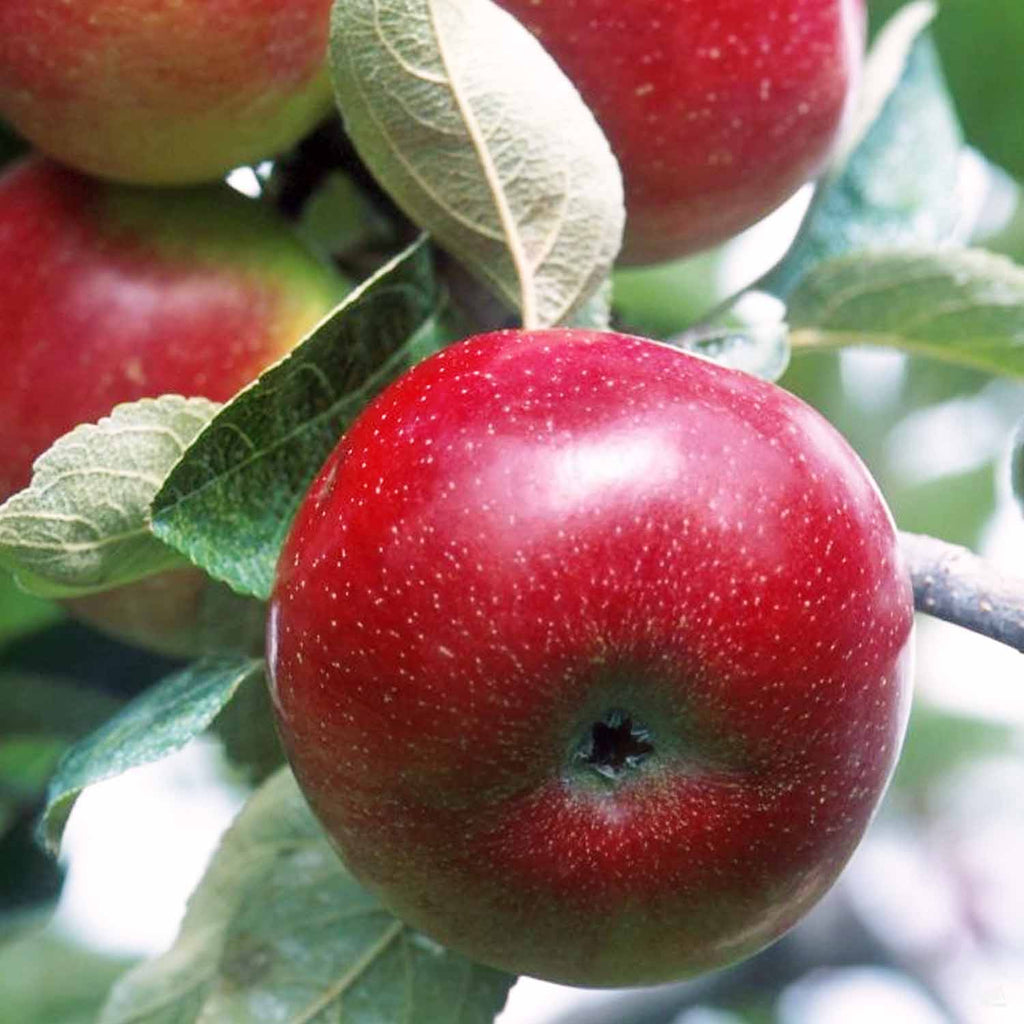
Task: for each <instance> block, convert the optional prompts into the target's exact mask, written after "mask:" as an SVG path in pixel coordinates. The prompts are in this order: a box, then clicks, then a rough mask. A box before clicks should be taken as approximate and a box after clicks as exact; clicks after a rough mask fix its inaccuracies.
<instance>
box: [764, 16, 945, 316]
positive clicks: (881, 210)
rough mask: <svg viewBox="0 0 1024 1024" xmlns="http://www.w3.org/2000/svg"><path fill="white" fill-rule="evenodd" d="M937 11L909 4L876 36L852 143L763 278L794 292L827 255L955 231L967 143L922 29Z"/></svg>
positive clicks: (779, 290) (924, 240) (772, 287)
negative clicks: (786, 248)
mask: <svg viewBox="0 0 1024 1024" xmlns="http://www.w3.org/2000/svg"><path fill="white" fill-rule="evenodd" d="M932 11H933V5H931V4H928V3H915V4H911V5H909V6H908V7H907V8H904V10H903V11H902V12H901V13H900V14H899V15H897V17H896V18H895V19H894V20H893V22H892V23H890V25H888V26H886V30H885V31H884V32H883V34H882V35H881V36H880V37H879V39H878V40H877V41H876V43H875V45H874V47H873V49H872V52H871V55H870V57H869V59H868V63H867V67H866V69H865V77H866V83H865V87H864V89H863V92H862V100H861V103H862V106H861V110H860V111H859V114H858V116H857V117H855V118H854V122H853V125H852V127H851V130H850V134H849V136H848V137H847V144H846V145H847V149H846V151H845V152H843V153H841V154H840V155H839V157H838V158H837V162H836V164H835V166H834V167H833V169H832V171H831V172H830V174H829V175H828V176H827V177H826V178H825V180H824V181H823V182H822V183H821V185H820V186H819V188H818V191H817V192H816V194H815V197H814V201H813V202H812V204H811V209H810V210H809V211H808V214H807V216H806V218H805V219H804V223H803V225H802V226H801V229H800V232H799V234H798V235H797V238H796V241H795V242H794V243H793V245H792V247H791V248H790V250H789V252H788V253H787V254H786V256H785V257H784V258H783V260H782V261H781V262H780V263H779V264H778V265H777V266H776V267H775V268H774V269H773V270H771V271H769V273H768V274H767V275H766V277H765V278H763V279H762V281H761V282H759V285H758V287H760V288H762V289H763V290H765V291H768V292H771V293H772V294H774V295H776V296H778V297H779V298H786V297H787V296H788V295H789V294H790V293H791V292H792V290H793V288H795V287H796V285H797V284H798V282H799V281H800V279H801V278H802V277H803V276H804V274H806V273H807V272H808V270H810V269H811V268H812V267H814V266H815V265H816V264H818V263H821V262H822V261H824V260H826V259H830V258H833V257H836V256H839V255H842V254H845V253H848V252H856V251H859V250H875V249H882V248H895V247H906V246H910V245H930V244H935V243H939V242H944V241H948V240H949V239H950V238H951V237H953V234H954V232H955V229H956V227H957V221H958V216H959V209H958V204H957V202H956V199H955V197H956V193H957V182H958V174H959V158H960V153H961V150H962V145H963V143H962V139H961V136H960V128H959V124H958V122H957V119H956V113H955V111H954V110H953V107H952V103H951V101H950V98H949V94H948V92H947V91H946V87H945V83H944V82H943V79H942V71H941V69H940V67H939V63H938V60H937V59H936V56H935V49H934V46H933V44H932V42H931V40H930V38H929V37H928V36H927V35H922V36H920V37H918V36H917V33H919V32H921V31H922V30H923V28H924V27H925V26H926V25H927V22H928V20H930V16H931V12H932ZM915 40H916V41H915Z"/></svg>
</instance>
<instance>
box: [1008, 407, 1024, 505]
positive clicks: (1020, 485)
mask: <svg viewBox="0 0 1024 1024" xmlns="http://www.w3.org/2000/svg"><path fill="white" fill-rule="evenodd" d="M1010 483H1011V484H1012V486H1013V494H1014V496H1015V497H1016V499H1017V504H1018V505H1020V510H1021V512H1024V420H1021V423H1020V426H1019V427H1018V428H1017V433H1016V435H1015V436H1014V440H1013V451H1012V452H1011V454H1010Z"/></svg>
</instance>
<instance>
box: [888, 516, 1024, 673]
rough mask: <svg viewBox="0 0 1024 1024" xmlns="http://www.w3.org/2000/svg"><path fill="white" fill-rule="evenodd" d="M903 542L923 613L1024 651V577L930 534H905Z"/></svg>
mask: <svg viewBox="0 0 1024 1024" xmlns="http://www.w3.org/2000/svg"><path fill="white" fill-rule="evenodd" d="M900 546H901V548H902V550H903V555H904V557H905V558H906V561H907V565H908V567H909V569H910V577H911V579H912V581H913V584H914V606H915V607H916V608H917V610H918V611H919V612H924V613H925V614H926V615H933V616H934V617H935V618H937V619H943V620H945V621H946V622H952V623H955V624H956V625H958V626H963V627H964V628H965V629H970V630H973V631H974V632H975V633H980V634H982V636H987V637H991V638H992V639H993V640H998V641H999V642H1000V643H1003V644H1007V645H1008V646H1010V647H1013V648H1014V649H1015V650H1018V651H1020V652H1022V653H1024V579H1021V578H1019V577H1013V576H1008V575H1006V574H1004V573H1001V572H1000V571H999V570H998V569H997V568H996V567H995V566H994V565H992V563H991V562H987V561H985V559H983V558H979V557H978V556H977V555H975V554H974V553H973V552H971V551H968V550H967V548H962V547H959V546H957V545H956V544H948V543H946V541H943V540H938V539H937V538H935V537H928V536H925V535H924V534H919V533H905V532H904V533H901V534H900Z"/></svg>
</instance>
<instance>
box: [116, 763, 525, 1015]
mask: <svg viewBox="0 0 1024 1024" xmlns="http://www.w3.org/2000/svg"><path fill="white" fill-rule="evenodd" d="M513 981H514V978H512V977H511V976H509V975H507V974H503V973H501V972H499V971H496V970H493V969H492V968H489V967H482V966H479V965H477V964H474V963H472V962H471V961H469V960H467V959H465V958H464V957H462V956H460V955H458V954H456V953H453V952H451V951H449V950H446V949H444V948H443V947H441V946H439V945H437V943H435V942H433V941H431V940H430V939H428V938H426V937H425V936H423V935H420V934H419V933H417V932H414V931H413V930H412V929H410V928H408V927H407V926H405V925H404V924H402V923H401V922H400V921H398V920H396V919H395V918H394V917H393V916H392V915H391V914H390V913H389V912H388V911H387V910H385V909H384V908H383V907H382V906H381V905H380V904H379V903H378V902H377V900H376V899H375V898H374V897H373V896H371V895H370V894H369V893H368V892H366V891H365V890H364V889H362V888H361V887H360V886H359V885H358V884H357V883H356V882H355V881H354V880H353V879H352V877H351V876H350V875H349V874H348V873H347V872H346V871H345V869H344V868H343V866H342V864H341V862H340V861H339V860H338V858H337V856H336V854H335V853H334V851H333V850H332V848H331V846H330V843H329V842H328V840H327V838H326V836H325V835H324V833H323V831H322V830H321V828H320V826H319V825H318V824H317V823H316V821H315V820H314V818H313V816H312V815H311V813H310V811H309V809H308V808H307V806H306V803H305V801H304V800H303V798H302V795H301V794H300V792H299V790H298V787H297V786H296V785H295V781H294V779H293V777H292V775H291V773H290V772H289V771H287V770H284V771H281V772H279V773H278V774H276V775H274V776H273V777H272V778H271V779H270V780H269V781H268V782H267V783H266V784H265V785H264V786H263V787H262V788H261V789H260V790H259V791H258V792H257V793H256V795H255V796H254V797H253V798H252V799H251V800H250V801H249V803H248V804H247V805H246V806H245V807H244V808H243V810H242V813H241V814H240V815H239V817H238V819H237V821H236V822H235V824H234V825H233V826H232V827H231V829H230V830H229V831H228V833H227V835H226V836H225V837H224V840H223V842H222V843H221V846H220V849H219V850H218V851H217V853H216V855H215V856H214V858H213V861H212V863H211V865H210V868H209V870H208V871H207V873H206V876H205V878H204V879H203V881H202V882H201V883H200V885H199V888H198V889H196V891H195V893H194V894H193V896H192V899H191V900H190V902H189V907H188V912H187V914H186V916H185V920H184V922H183V924H182V927H181V932H180V933H179V935H178V939H177V941H176V943H175V944H174V946H173V947H172V948H171V949H170V950H169V951H168V952H167V953H166V954H165V955H164V956H162V957H159V958H158V959H156V960H152V961H150V962H148V963H145V964H142V965H141V966H140V967H138V968H136V969H135V970H133V971H132V972H130V973H129V974H128V975H127V976H126V977H125V978H123V979H122V980H121V981H120V982H119V983H118V984H117V985H115V987H114V989H113V991H112V992H111V995H110V999H109V1001H108V1003H107V1005H106V1007H105V1008H104V1011H103V1013H102V1015H101V1017H100V1024H128V1022H129V1021H130V1022H132V1024H190V1022H198V1021H218V1022H227V1024H230V1022H233V1021H237V1022H239V1024H241V1022H255V1021H288V1022H289V1024H313V1022H327V1021H332V1022H334V1024H384V1022H387V1024H390V1022H392V1021H415V1022H416V1024H456V1022H458V1024H490V1021H492V1020H493V1018H494V1016H495V1014H497V1012H498V1011H499V1010H500V1009H501V1007H502V1005H503V1004H504V1002H505V998H506V996H507V993H508V989H509V987H510V986H511V984H512V982H513Z"/></svg>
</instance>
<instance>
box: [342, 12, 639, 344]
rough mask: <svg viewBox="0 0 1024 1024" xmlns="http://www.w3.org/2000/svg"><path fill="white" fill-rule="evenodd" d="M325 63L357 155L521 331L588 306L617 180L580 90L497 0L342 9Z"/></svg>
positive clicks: (603, 256) (610, 247) (616, 234)
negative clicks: (501, 302) (502, 304)
mask: <svg viewBox="0 0 1024 1024" xmlns="http://www.w3.org/2000/svg"><path fill="white" fill-rule="evenodd" d="M331 59H332V66H333V71H334V81H335V89H336V92H337V95H338V101H339V105H340V106H341V109H342V113H343V115H344V117H345V121H346V125H347V127H348V129H349V132H350V134H351V136H352V138H353V140H354V141H355V144H356V146H357V148H358V149H359V151H360V153H361V155H362V156H363V159H364V160H365V161H366V162H367V164H368V165H369V166H370V167H371V169H372V170H373V171H374V174H375V175H376V176H377V178H378V179H379V180H380V181H381V182H382V183H383V184H384V186H385V187H386V188H387V189H388V191H389V192H391V194H392V195H393V196H394V197H395V199H396V200H397V201H398V202H399V203H400V204H401V205H402V206H403V207H404V208H405V210H406V212H407V213H409V214H410V216H412V218H413V219H414V220H416V221H417V222H418V223H419V224H421V225H422V226H423V227H424V228H426V229H427V230H429V231H430V232H431V233H432V234H433V235H434V236H435V237H436V238H437V239H438V240H439V241H440V242H441V244H442V245H444V246H445V248H448V249H450V250H451V251H452V252H453V253H454V254H455V255H456V256H457V257H458V258H459V259H461V260H463V262H465V263H466V265H467V266H469V267H470V269H472V270H473V271H474V272H475V273H476V274H478V275H479V276H481V277H483V278H485V279H486V280H487V281H488V282H489V283H490V284H491V286H492V287H494V288H495V289H496V290H497V291H498V292H499V293H500V294H501V295H502V296H504V298H505V299H506V300H507V301H509V302H510V303H512V304H513V305H514V306H516V307H518V308H519V309H520V310H521V313H522V317H523V322H524V324H525V325H526V326H528V327H541V326H548V325H551V324H555V323H558V322H560V321H562V320H564V319H566V318H568V317H569V316H571V314H572V313H573V312H574V311H575V310H576V309H577V308H578V307H580V306H581V305H583V304H584V303H585V302H586V301H587V300H588V299H589V298H590V296H591V295H592V294H593V293H594V291H595V290H596V289H597V288H598V287H599V286H600V285H601V283H602V282H603V281H604V280H605V278H606V277H607V274H608V271H609V269H610V267H611V264H612V261H613V260H614V258H615V256H616V254H617V252H618V248H619V244H620V242H621V235H622V225H623V221H624V207H623V199H622V182H621V176H620V174H619V170H618V166H617V164H616V162H615V158H614V156H613V155H612V153H611V150H610V148H609V146H608V143H607V141H606V140H605V138H604V135H603V133H602V132H601V130H600V129H599V128H598V126H597V123H596V122H595V121H594V119H593V116H592V115H591V114H590V112H589V111H588V110H587V108H586V106H585V105H584V104H583V101H582V100H581V99H580V97H579V95H578V93H577V92H576V90H575V89H574V88H573V86H572V85H571V83H569V81H568V79H566V78H565V76H564V75H563V74H562V72H561V70H560V69H559V68H558V66H557V65H556V64H555V63H554V61H553V60H552V59H551V58H550V57H549V56H548V55H547V54H546V53H545V52H544V50H543V49H542V47H541V46H540V45H539V44H538V43H537V42H536V40H535V39H534V38H533V37H532V36H531V35H530V34H529V32H527V31H526V30H525V29H524V28H523V27H522V26H520V25H519V23H518V22H516V21H515V19H513V18H512V17H511V16H509V15H508V14H507V13H506V12H504V11H503V10H501V9H500V8H498V7H496V6H495V5H494V4H493V3H491V2H490V0H346V2H343V3H336V4H335V7H334V14H333V21H332V42H331Z"/></svg>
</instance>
